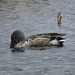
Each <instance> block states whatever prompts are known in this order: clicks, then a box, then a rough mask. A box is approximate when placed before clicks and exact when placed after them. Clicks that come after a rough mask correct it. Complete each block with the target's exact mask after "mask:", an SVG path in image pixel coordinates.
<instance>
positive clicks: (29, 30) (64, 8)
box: [0, 0, 75, 75]
mask: <svg viewBox="0 0 75 75" xmlns="http://www.w3.org/2000/svg"><path fill="white" fill-rule="evenodd" d="M58 11H61V15H62V22H61V27H59V26H58V25H57V12H58ZM16 29H19V30H21V31H23V32H24V34H25V37H27V36H29V35H33V34H37V33H49V32H60V33H66V36H65V37H66V38H67V39H68V40H67V41H66V42H64V47H60V48H56V47H51V48H49V49H46V50H27V49H26V50H25V52H22V53H17V52H15V53H12V52H11V50H10V49H9V47H10V36H11V33H12V32H13V31H14V30H16ZM0 75H75V0H0Z"/></svg>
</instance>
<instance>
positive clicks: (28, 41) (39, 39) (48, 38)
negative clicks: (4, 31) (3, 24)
mask: <svg viewBox="0 0 75 75" xmlns="http://www.w3.org/2000/svg"><path fill="white" fill-rule="evenodd" d="M65 35H66V34H65V33H42V34H35V35H31V36H28V37H27V38H25V35H24V33H23V32H22V31H20V30H15V31H14V32H13V33H12V34H11V44H10V48H11V49H13V50H12V51H13V52H15V51H24V50H22V48H25V47H30V48H32V47H35V48H36V47H51V46H63V42H64V41H66V39H65V38H63V37H62V36H65ZM41 49H43V48H41Z"/></svg>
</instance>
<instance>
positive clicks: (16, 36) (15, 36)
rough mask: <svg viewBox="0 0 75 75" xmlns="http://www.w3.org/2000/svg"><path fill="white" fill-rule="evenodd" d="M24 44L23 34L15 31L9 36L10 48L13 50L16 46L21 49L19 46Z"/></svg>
mask: <svg viewBox="0 0 75 75" xmlns="http://www.w3.org/2000/svg"><path fill="white" fill-rule="evenodd" d="M24 42H25V36H24V33H23V32H22V31H20V30H16V31H14V32H13V33H12V34H11V45H10V48H15V47H16V46H17V45H18V44H19V45H20V47H21V44H24ZM19 45H18V46H19Z"/></svg>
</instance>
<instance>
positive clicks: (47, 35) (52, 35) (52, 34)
mask: <svg viewBox="0 0 75 75" xmlns="http://www.w3.org/2000/svg"><path fill="white" fill-rule="evenodd" d="M64 35H66V34H65V33H43V34H35V35H31V36H29V37H27V38H26V40H28V39H32V40H33V39H35V38H50V37H61V36H64Z"/></svg>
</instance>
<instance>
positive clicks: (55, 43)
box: [50, 39, 59, 45]
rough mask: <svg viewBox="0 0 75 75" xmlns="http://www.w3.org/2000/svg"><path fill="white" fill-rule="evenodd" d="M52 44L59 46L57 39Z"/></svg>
mask: <svg viewBox="0 0 75 75" xmlns="http://www.w3.org/2000/svg"><path fill="white" fill-rule="evenodd" d="M50 43H51V44H53V45H58V44H59V42H58V41H57V40H56V39H55V40H52V41H51V42H50Z"/></svg>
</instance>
